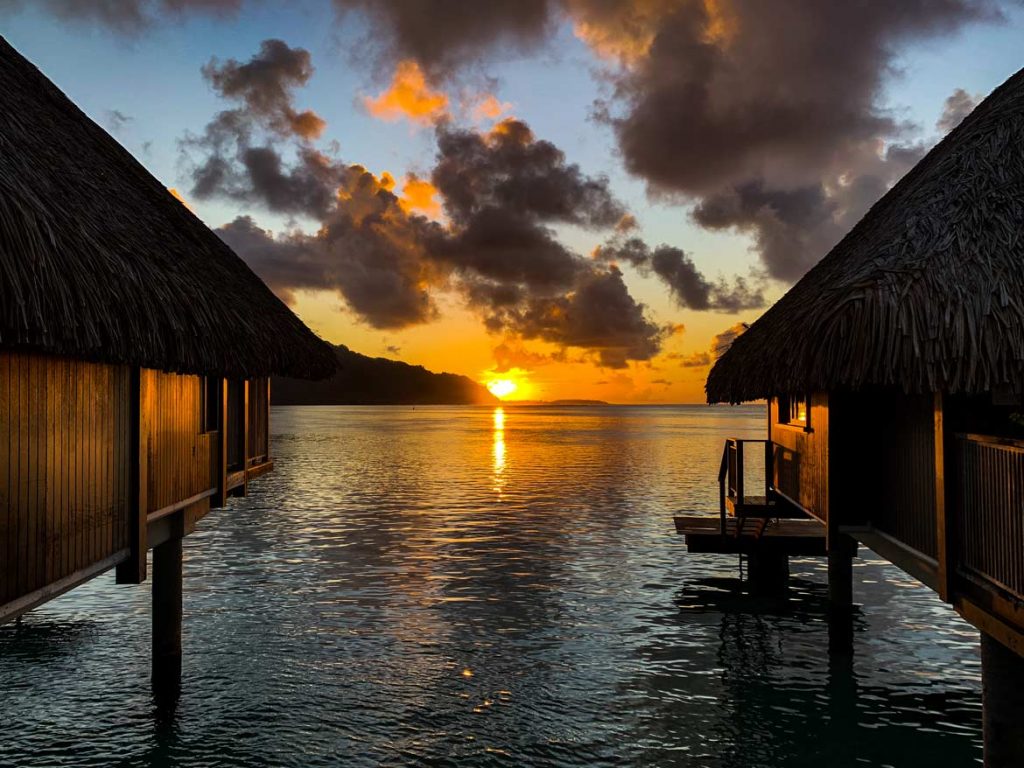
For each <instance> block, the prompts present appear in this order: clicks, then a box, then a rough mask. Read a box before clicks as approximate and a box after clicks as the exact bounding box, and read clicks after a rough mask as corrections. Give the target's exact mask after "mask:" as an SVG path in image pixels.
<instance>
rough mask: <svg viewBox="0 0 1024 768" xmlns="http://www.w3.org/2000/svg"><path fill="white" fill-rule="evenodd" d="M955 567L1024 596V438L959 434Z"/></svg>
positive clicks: (954, 507) (954, 497) (955, 503)
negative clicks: (957, 550)
mask: <svg viewBox="0 0 1024 768" xmlns="http://www.w3.org/2000/svg"><path fill="white" fill-rule="evenodd" d="M955 444H956V451H955V455H954V460H955V470H954V479H955V483H956V484H955V487H954V488H953V489H952V493H953V499H954V504H953V510H954V521H953V523H954V526H955V530H956V533H957V539H958V540H959V542H960V546H959V553H958V555H959V557H958V568H959V570H960V571H961V572H962V573H963V574H964V575H966V576H969V577H974V578H976V579H982V580H984V581H987V582H990V583H992V584H994V585H995V586H998V587H1000V588H1001V589H1003V590H1005V591H1007V592H1009V593H1010V594H1011V595H1013V596H1014V597H1016V598H1018V599H1020V600H1024V442H1020V441H1014V440H1005V439H1001V438H995V437H987V436H983V435H957V436H956V443H955Z"/></svg>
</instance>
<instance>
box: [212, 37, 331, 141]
mask: <svg viewBox="0 0 1024 768" xmlns="http://www.w3.org/2000/svg"><path fill="white" fill-rule="evenodd" d="M202 72H203V77H204V78H206V80H207V82H209V83H210V85H211V86H212V87H213V89H214V90H215V91H216V92H217V93H218V94H220V95H221V96H222V97H224V98H226V99H230V100H233V101H240V102H242V104H243V105H244V110H245V114H246V115H247V116H248V117H250V118H252V119H254V120H258V121H260V122H261V123H262V124H263V125H265V126H266V127H269V128H270V129H271V130H273V131H275V132H276V133H278V134H280V135H282V136H289V135H292V136H297V137H299V138H301V139H306V140H311V139H315V138H318V137H319V136H320V134H321V133H322V132H323V130H324V127H325V123H324V121H323V119H322V118H320V117H319V116H318V115H317V114H316V113H315V112H313V111H311V110H304V111H301V112H299V111H297V110H296V109H295V107H294V105H293V100H292V90H293V89H294V88H297V87H299V86H303V85H305V84H306V83H307V82H308V81H309V78H310V77H312V76H313V64H312V61H311V58H310V55H309V51H307V50H305V49H303V48H290V47H289V46H288V45H287V44H286V43H284V42H283V41H281V40H274V39H271V40H264V41H263V42H262V43H261V44H260V50H259V53H257V54H256V55H254V56H253V57H252V58H251V59H249V61H247V62H245V63H240V62H238V61H236V60H235V59H228V60H227V61H225V62H220V61H218V60H217V59H215V58H214V59H211V60H210V61H209V63H207V64H206V66H204V67H203V69H202Z"/></svg>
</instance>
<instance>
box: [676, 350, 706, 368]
mask: <svg viewBox="0 0 1024 768" xmlns="http://www.w3.org/2000/svg"><path fill="white" fill-rule="evenodd" d="M712 362H713V360H712V358H711V353H710V352H694V353H693V354H692V355H687V356H686V357H683V358H682V360H681V361H680V363H679V364H680V365H681V366H682V367H683V368H706V367H708V366H709V365H711V363H712Z"/></svg>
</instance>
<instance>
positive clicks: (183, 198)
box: [167, 187, 195, 213]
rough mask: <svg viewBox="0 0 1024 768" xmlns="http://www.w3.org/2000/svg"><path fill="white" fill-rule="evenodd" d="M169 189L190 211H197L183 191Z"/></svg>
mask: <svg viewBox="0 0 1024 768" xmlns="http://www.w3.org/2000/svg"><path fill="white" fill-rule="evenodd" d="M167 191H168V192H170V193H171V195H172V196H173V197H174V199H175V200H177V201H178V202H179V203H181V204H182V205H184V206H185V207H186V208H188V209H189V210H190V211H192V213H195V209H194V208H193V207H192V206H191V205H190V204H189V202H188V200H186V199H185V196H184V195H182V194H181V192H179V191H178V190H177V189H176V188H174V187H168V188H167Z"/></svg>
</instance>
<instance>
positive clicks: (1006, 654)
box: [981, 632, 1024, 768]
mask: <svg viewBox="0 0 1024 768" xmlns="http://www.w3.org/2000/svg"><path fill="white" fill-rule="evenodd" d="M981 701H982V723H983V740H984V743H985V766H986V768H1011V766H1021V765H1024V728H1021V722H1022V721H1024V658H1021V657H1020V656H1018V655H1017V654H1016V653H1014V652H1013V651H1011V650H1010V649H1009V648H1007V647H1006V646H1005V645H1003V644H1002V643H1000V642H999V641H998V640H996V639H995V638H994V637H992V636H991V635H989V634H988V633H986V632H982V633H981Z"/></svg>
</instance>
